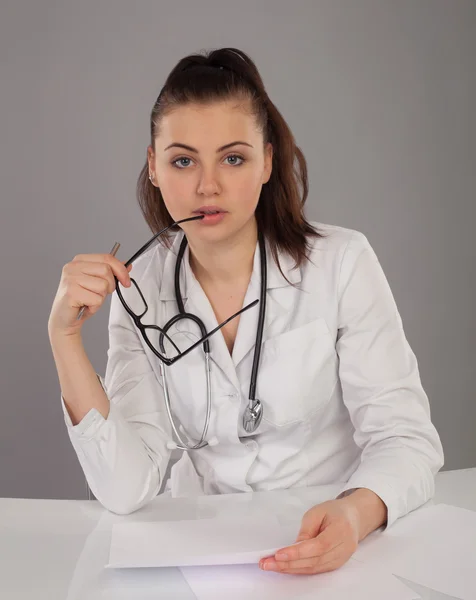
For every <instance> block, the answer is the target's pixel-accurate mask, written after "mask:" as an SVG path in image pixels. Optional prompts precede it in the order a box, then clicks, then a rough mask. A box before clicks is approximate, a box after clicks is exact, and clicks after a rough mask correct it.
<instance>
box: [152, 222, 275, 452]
mask: <svg viewBox="0 0 476 600" xmlns="http://www.w3.org/2000/svg"><path fill="white" fill-rule="evenodd" d="M258 242H259V247H260V263H261V289H260V307H259V316H258V327H257V330H256V342H255V350H254V356H253V366H252V369H251V382H250V389H249V393H248V397H249V404H248V406H247V407H246V409H245V412H244V415H243V428H244V430H245V431H246V432H247V433H253V432H254V431H255V430H256V429H257V428H258V427H259V424H260V423H261V419H262V417H263V406H262V404H261V402H260V400H258V399H257V398H256V397H255V394H256V380H257V376H258V365H259V359H260V354H261V341H262V339H263V328H264V318H265V313H266V287H267V279H268V278H267V269H266V249H265V242H264V237H263V235H262V234H261V232H258ZM187 243H188V241H187V238H186V237H185V235H184V237H183V240H182V242H181V244H180V249H179V252H178V255H177V260H176V263H175V300H176V302H177V307H178V310H179V314H178V315H175V316H174V317H172V319H170V320H169V321H168V322H167V323H166V324H165V325H164V327H163V328H162V331H161V333H160V339H159V343H160V347H161V351H162V352H163V353H165V348H164V335H165V336H166V334H167V331H168V330H169V329H170V327H172V325H175V323H177V321H180V320H182V319H191V320H192V321H194V322H195V323H196V324H197V325H198V327H199V328H200V331H201V334H202V337H203V336H205V335H207V330H206V328H205V325H204V323H203V321H202V320H201V319H199V318H198V317H197V316H196V315H193V314H191V313H186V312H185V309H184V304H183V300H182V295H181V292H180V266H181V263H182V259H183V255H184V252H185V248H186V246H187ZM167 337H168V336H167ZM203 350H204V353H205V373H206V381H207V413H206V419H205V425H204V427H203V432H202V435H201V438H200V441H198V442H190V441H187V440H185V439H184V438H182V433H183V434H185V430H184V428H183V426H182V425H180V426H179V427H177V425H176V423H175V419H174V417H173V415H172V410H171V408H170V396H169V389H168V385H167V373H166V368H165V364H164V362H163V361H160V375H161V378H162V383H163V389H164V397H165V406H166V408H167V415H168V417H169V420H170V424H171V425H172V429H173V431H174V433H175V435H176V436H177V439H178V440H179V443H175V442H173V441H169V442H168V443H167V447H168V448H169V449H171V450H174V449H177V448H178V449H180V450H198V449H200V448H203V447H204V446H207V445H209V446H216V445H217V444H218V439H217V438H216V437H215V436H213V437H211V438H210V439H209V440H208V441H206V440H205V437H206V435H207V432H208V426H209V424H210V414H211V406H212V394H211V381H210V344H209V340H208V339H206V340H205V341H204V342H203Z"/></svg>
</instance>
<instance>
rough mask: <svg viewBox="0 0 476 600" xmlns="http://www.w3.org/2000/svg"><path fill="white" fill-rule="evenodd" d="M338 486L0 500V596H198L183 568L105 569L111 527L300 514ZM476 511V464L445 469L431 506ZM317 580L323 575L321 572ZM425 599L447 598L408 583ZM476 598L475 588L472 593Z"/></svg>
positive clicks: (188, 599) (186, 599) (45, 599)
mask: <svg viewBox="0 0 476 600" xmlns="http://www.w3.org/2000/svg"><path fill="white" fill-rule="evenodd" d="M335 492H336V487H335V486H324V487H319V488H317V487H316V488H301V489H295V490H280V491H275V492H257V493H253V494H227V495H221V496H201V497H199V498H178V499H172V498H170V497H169V496H165V495H161V496H158V497H157V498H155V499H154V500H153V501H152V502H151V503H150V504H149V505H148V506H146V507H144V508H143V509H141V510H140V511H136V512H135V513H133V514H131V515H125V516H120V515H114V514H113V513H109V512H108V511H107V510H105V509H104V508H103V507H102V506H101V505H100V504H99V503H98V502H97V501H95V500H92V501H88V500H28V499H15V498H0V598H5V599H6V600H7V599H8V600H24V599H27V598H28V599H29V600H30V599H31V598H34V599H35V600H56V599H61V600H79V599H81V600H86V599H87V600H95V599H97V598H101V599H102V600H104V599H106V598H110V599H111V600H112V599H114V600H126V599H131V600H132V599H134V600H149V599H152V598H154V600H159V599H161V598H164V599H165V598H167V599H170V598H174V599H177V600H182V599H183V600H193V599H194V598H195V596H194V594H193V593H192V592H191V590H190V588H189V587H188V585H187V583H186V581H185V580H184V579H183V577H182V575H181V573H180V571H179V569H140V570H136V569H123V570H114V569H104V565H105V564H107V562H108V558H109V544H110V538H111V526H112V524H113V523H116V522H120V521H121V522H123V521H125V520H133V521H139V520H144V519H150V518H151V517H154V518H155V519H157V520H158V519H167V520H169V519H189V518H207V517H211V516H214V515H216V514H218V513H220V514H224V513H227V514H230V515H245V514H249V511H250V510H253V511H256V512H257V513H260V512H263V513H265V512H267V511H268V512H269V507H270V506H272V507H273V510H274V511H277V512H278V513H279V512H281V513H284V514H287V515H289V514H290V513H294V514H302V513H303V512H304V511H305V510H307V508H309V507H310V506H313V505H314V504H318V503H319V502H323V501H324V500H327V499H329V498H333V497H334V495H335ZM433 503H434V504H438V503H446V504H453V505H455V506H459V507H461V508H468V509H470V510H475V511H476V468H474V469H462V470H458V471H444V472H442V473H439V474H438V475H437V478H436V495H435V497H434V499H433V500H432V501H430V504H433ZM316 577H319V576H318V575H316ZM402 581H404V583H406V584H408V585H410V587H411V588H412V589H414V590H415V591H417V592H419V593H420V595H421V596H422V598H423V599H424V600H441V599H444V598H446V599H448V598H450V596H446V595H444V594H439V593H437V592H434V591H432V590H429V589H427V588H424V587H422V586H420V585H416V584H414V583H411V582H408V581H406V580H403V579H402ZM475 598H476V590H475Z"/></svg>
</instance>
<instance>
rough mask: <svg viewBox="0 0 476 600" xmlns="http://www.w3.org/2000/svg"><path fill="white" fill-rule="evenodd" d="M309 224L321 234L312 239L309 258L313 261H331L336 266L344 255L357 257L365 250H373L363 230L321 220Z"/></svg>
mask: <svg viewBox="0 0 476 600" xmlns="http://www.w3.org/2000/svg"><path fill="white" fill-rule="evenodd" d="M309 224H310V225H311V226H312V227H313V228H314V229H315V230H316V231H317V232H318V233H319V234H321V237H317V238H311V239H310V257H309V258H310V259H311V261H312V262H316V260H317V261H319V260H320V261H322V260H324V261H331V262H332V264H333V265H334V266H338V265H339V264H340V263H341V262H342V260H343V259H344V256H345V257H346V258H348V257H355V258H357V257H358V256H359V255H360V254H361V253H362V252H363V251H364V250H369V251H371V252H373V249H372V246H371V244H370V242H369V240H368V238H367V236H366V235H365V234H364V233H363V232H362V231H358V230H357V229H351V228H349V227H343V226H340V225H334V224H330V223H323V222H321V221H309Z"/></svg>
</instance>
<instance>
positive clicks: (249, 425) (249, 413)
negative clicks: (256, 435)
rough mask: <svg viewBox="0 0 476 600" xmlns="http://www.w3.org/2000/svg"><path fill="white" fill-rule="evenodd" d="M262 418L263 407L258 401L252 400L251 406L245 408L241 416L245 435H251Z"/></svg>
mask: <svg viewBox="0 0 476 600" xmlns="http://www.w3.org/2000/svg"><path fill="white" fill-rule="evenodd" d="M262 418H263V406H262V404H261V402H260V401H259V400H254V401H253V405H252V406H247V407H246V409H245V414H244V415H243V428H244V430H245V431H246V433H253V431H255V430H256V429H257V428H258V427H259V424H260V423H261V419H262Z"/></svg>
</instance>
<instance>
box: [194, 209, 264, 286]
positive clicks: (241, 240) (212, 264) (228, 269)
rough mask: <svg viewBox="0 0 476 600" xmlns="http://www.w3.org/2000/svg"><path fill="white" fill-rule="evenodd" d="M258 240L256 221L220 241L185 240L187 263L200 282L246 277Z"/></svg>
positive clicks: (218, 282)
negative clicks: (187, 251)
mask: <svg viewBox="0 0 476 600" xmlns="http://www.w3.org/2000/svg"><path fill="white" fill-rule="evenodd" d="M257 240H258V230H257V227H256V221H255V220H254V219H253V221H252V222H251V223H250V226H249V227H245V228H244V229H242V230H240V231H239V232H238V233H237V234H236V235H235V236H234V237H233V238H228V239H227V240H224V241H222V242H213V243H212V244H210V243H202V242H201V240H188V244H189V247H190V260H189V262H190V267H191V269H192V271H193V273H194V275H195V277H196V278H197V279H198V281H199V282H200V283H202V284H208V285H229V284H230V283H234V284H236V283H238V282H242V281H249V278H250V277H251V273H252V271H253V259H254V254H255V250H256V242H257Z"/></svg>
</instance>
